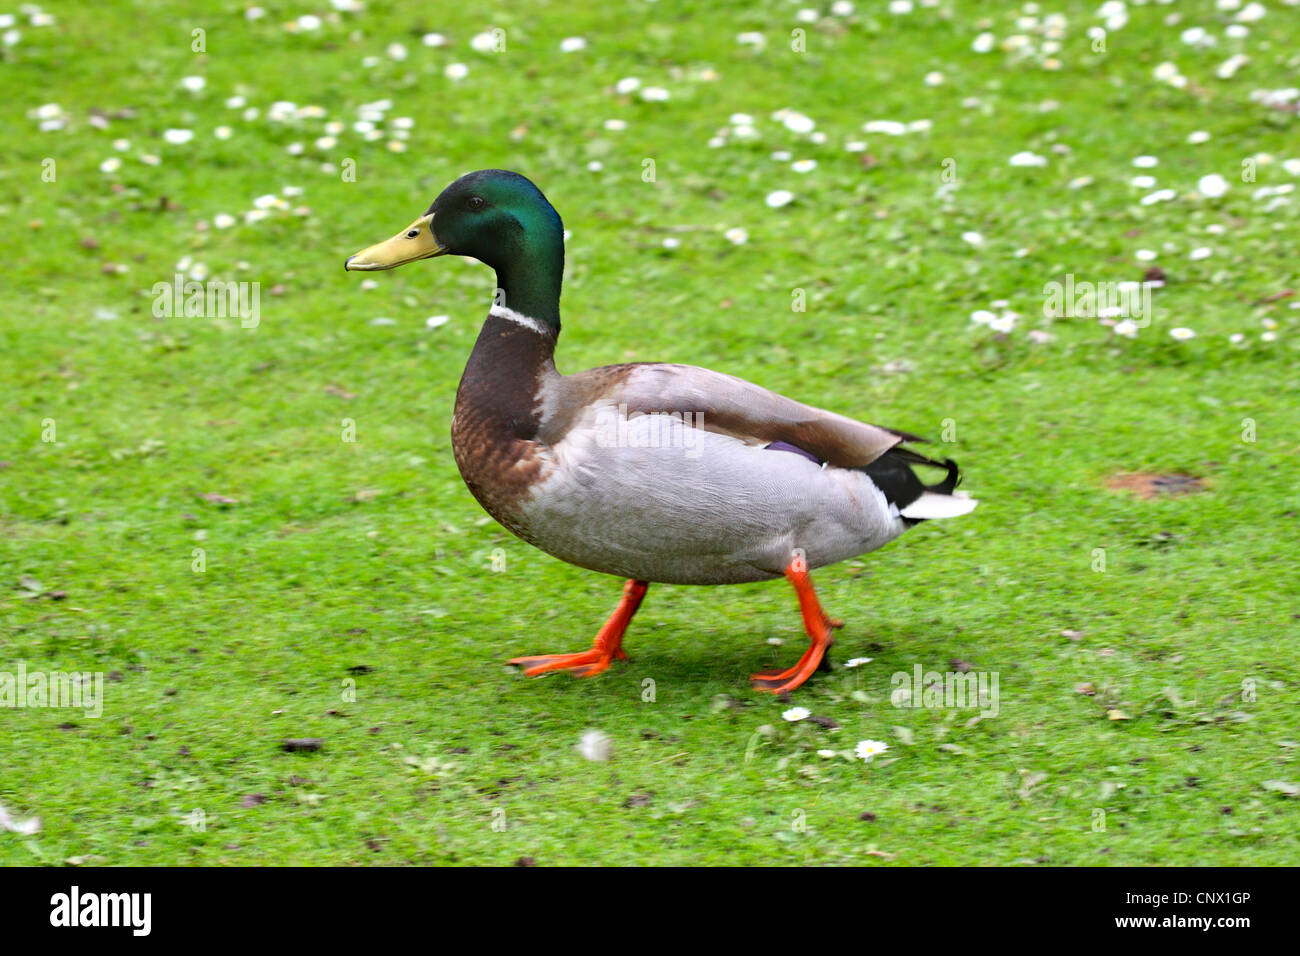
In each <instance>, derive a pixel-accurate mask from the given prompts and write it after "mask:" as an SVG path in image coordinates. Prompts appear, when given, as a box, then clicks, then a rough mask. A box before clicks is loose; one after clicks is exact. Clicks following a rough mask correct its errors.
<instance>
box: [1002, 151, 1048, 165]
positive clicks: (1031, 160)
mask: <svg viewBox="0 0 1300 956" xmlns="http://www.w3.org/2000/svg"><path fill="white" fill-rule="evenodd" d="M1008 162H1009V163H1011V165H1012V166H1046V165H1047V157H1046V156H1039V155H1038V154H1037V153H1033V152H1030V151H1029V150H1025V151H1023V152H1019V153H1016V154H1015V155H1014V156H1012V157H1011V159H1009V160H1008Z"/></svg>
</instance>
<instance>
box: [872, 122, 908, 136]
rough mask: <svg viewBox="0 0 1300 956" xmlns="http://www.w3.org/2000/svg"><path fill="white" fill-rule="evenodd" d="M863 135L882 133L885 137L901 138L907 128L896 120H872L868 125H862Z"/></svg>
mask: <svg viewBox="0 0 1300 956" xmlns="http://www.w3.org/2000/svg"><path fill="white" fill-rule="evenodd" d="M862 132H864V133H884V134H885V135H886V136H902V135H903V134H904V133H906V132H907V127H906V126H905V125H903V124H902V123H899V122H897V121H896V120H872V121H871V122H870V123H863V124H862Z"/></svg>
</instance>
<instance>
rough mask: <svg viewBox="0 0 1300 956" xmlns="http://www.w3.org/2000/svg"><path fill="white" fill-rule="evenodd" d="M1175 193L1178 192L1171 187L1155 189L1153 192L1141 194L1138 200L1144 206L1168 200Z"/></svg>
mask: <svg viewBox="0 0 1300 956" xmlns="http://www.w3.org/2000/svg"><path fill="white" fill-rule="evenodd" d="M1176 195H1178V194H1177V193H1175V192H1174V191H1173V190H1172V189H1157V190H1156V191H1155V192H1153V193H1148V194H1147V195H1145V196H1143V197H1142V198H1141V199H1140V200H1139V202H1141V203H1142V205H1144V206H1154V205H1155V204H1156V203H1158V202H1168V201H1169V200H1171V199H1173V198H1174V197H1175V196H1176Z"/></svg>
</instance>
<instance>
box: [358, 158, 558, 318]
mask: <svg viewBox="0 0 1300 956" xmlns="http://www.w3.org/2000/svg"><path fill="white" fill-rule="evenodd" d="M446 255H453V256H470V257H472V258H474V259H478V260H480V261H482V262H484V263H486V264H487V265H489V266H491V267H492V268H493V269H495V270H496V274H497V296H496V301H497V304H498V305H504V306H507V307H509V308H511V309H513V310H516V311H518V312H520V313H522V314H523V315H527V316H530V317H532V318H535V319H538V320H540V321H544V322H546V323H548V324H549V325H551V326H552V327H553V328H554V329H555V330H556V331H557V332H558V331H559V327H560V283H561V281H562V278H563V274H564V224H563V223H562V222H561V221H560V214H559V213H557V212H556V211H555V208H554V207H553V206H552V205H551V204H550V203H549V202H547V200H546V197H545V196H543V195H542V191H541V190H540V189H538V188H537V187H536V186H534V185H533V184H532V183H531V182H530V181H529V180H528V179H526V178H525V177H523V176H520V175H519V174H518V173H512V172H510V171H508V170H505V169H481V170H479V171H478V172H476V173H468V174H467V175H464V176H462V177H461V178H460V179H458V180H456V181H455V182H454V183H452V184H451V185H450V186H448V187H447V188H446V189H444V190H443V191H442V194H441V195H440V196H439V197H438V198H437V199H435V200H434V201H433V205H432V206H430V207H429V209H428V211H427V212H425V214H424V215H423V216H421V217H420V218H419V219H417V220H415V222H413V223H411V224H410V225H409V226H407V227H406V228H405V229H403V230H402V231H401V232H399V233H398V234H397V235H395V236H393V238H391V239H385V240H384V241H383V242H379V243H376V244H375V245H373V246H370V247H369V248H366V249H362V250H361V251H360V252H358V253H357V254H356V255H354V256H349V257H348V259H347V261H346V262H345V263H344V265H343V267H344V268H345V269H348V270H350V271H352V270H355V271H358V272H372V271H376V270H379V269H394V268H396V267H397V266H401V265H406V263H408V262H415V261H416V260H419V259H432V258H433V257H435V256H446Z"/></svg>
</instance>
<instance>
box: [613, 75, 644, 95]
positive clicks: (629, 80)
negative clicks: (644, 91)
mask: <svg viewBox="0 0 1300 956" xmlns="http://www.w3.org/2000/svg"><path fill="white" fill-rule="evenodd" d="M639 89H641V81H640V80H638V79H637V78H636V77H635V76H625V77H623V79H621V80H619V81H618V82H617V83H615V84H614V91H615V92H616V93H618V94H619V95H620V96H626V95H627V94H629V93H635V92H636V91H637V90H639Z"/></svg>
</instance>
